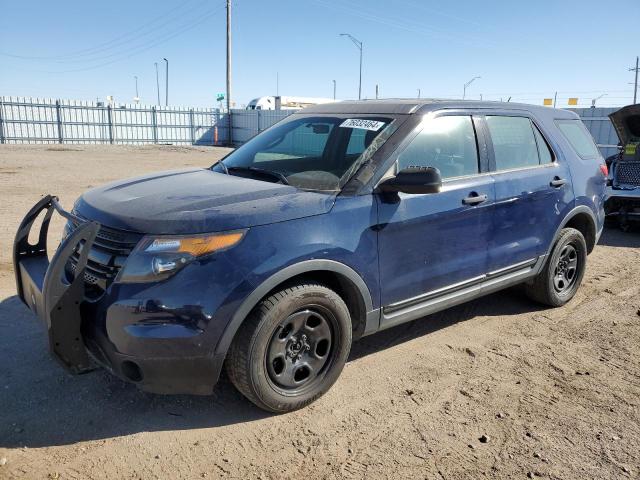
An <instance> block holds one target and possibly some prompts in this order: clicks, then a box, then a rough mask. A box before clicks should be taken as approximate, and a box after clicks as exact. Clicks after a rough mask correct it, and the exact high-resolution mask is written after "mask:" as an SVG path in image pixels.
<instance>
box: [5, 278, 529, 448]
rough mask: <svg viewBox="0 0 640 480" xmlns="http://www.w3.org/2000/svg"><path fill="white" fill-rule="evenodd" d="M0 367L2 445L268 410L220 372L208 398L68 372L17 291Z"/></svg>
mask: <svg viewBox="0 0 640 480" xmlns="http://www.w3.org/2000/svg"><path fill="white" fill-rule="evenodd" d="M496 297H499V298H496ZM537 308H538V307H537V306H536V305H535V304H534V303H532V302H530V301H528V300H526V299H525V298H524V297H523V296H522V295H521V294H519V293H518V292H517V290H516V291H513V290H512V291H508V292H506V293H497V294H494V295H491V296H489V297H486V298H484V299H479V300H476V301H474V302H470V303H467V304H464V305H461V306H458V307H454V308H452V309H449V310H447V311H446V312H441V313H438V314H434V315H430V316H429V317H425V318H422V319H419V320H416V321H414V322H411V323H408V324H404V325H400V326H397V327H394V328H392V329H389V330H386V331H383V332H379V333H377V334H375V335H372V336H369V337H366V338H364V339H362V340H360V341H359V342H356V343H355V344H354V346H353V349H352V354H351V356H350V359H349V361H353V360H357V359H359V358H362V357H364V356H366V355H370V354H373V353H376V352H378V351H381V350H384V349H387V348H390V347H393V346H394V345H397V344H399V343H402V342H404V341H407V340H409V339H413V338H418V337H421V336H424V335H428V334H430V333H432V332H434V331H437V330H439V329H442V328H446V327H448V326H450V325H453V324H455V323H457V322H461V321H465V320H469V319H471V318H473V317H475V316H476V315H509V314H517V313H522V312H526V311H532V310H535V309H537ZM0 366H1V367H0V368H2V372H0V374H1V376H0V379H1V383H0V412H2V415H0V447H6V448H16V447H24V446H26V447H30V448H31V447H43V446H54V445H66V444H73V443H77V442H81V441H87V440H97V439H105V438H111V437H118V436H124V435H129V434H133V433H138V432H145V431H169V430H187V429H195V428H211V427H219V426H224V425H229V424H237V423H245V422H251V421H254V420H259V419H262V418H265V417H268V416H270V414H268V413H266V412H264V411H262V410H260V409H258V408H257V407H255V406H253V405H252V404H251V403H250V402H248V401H247V400H246V399H244V397H242V396H241V395H240V394H239V393H238V392H237V391H236V390H235V389H234V388H233V386H232V385H231V384H230V382H229V381H228V380H227V379H226V378H225V377H224V375H223V377H222V379H221V381H220V383H219V384H218V385H217V386H216V388H215V392H214V394H213V395H212V396H209V397H199V396H186V395H178V396H165V395H154V394H149V393H144V392H141V391H139V390H138V389H137V388H136V387H135V386H134V385H131V384H128V383H126V382H123V381H121V380H119V379H117V378H116V377H114V376H112V375H111V374H109V373H107V372H105V371H103V370H100V369H99V370H95V371H93V372H90V373H87V374H84V375H80V376H72V375H69V374H67V373H66V372H65V371H64V370H63V369H62V367H61V366H59V365H58V364H57V363H56V362H55V361H54V360H53V358H52V357H51V356H50V355H49V352H48V350H47V340H46V333H45V329H44V327H43V326H42V325H41V324H40V323H39V321H38V320H37V318H36V317H35V316H34V315H33V314H32V313H31V312H30V311H29V310H28V309H27V308H26V307H25V306H24V305H23V304H22V303H21V302H20V300H19V299H18V298H17V297H16V296H13V297H9V298H7V299H5V300H3V301H2V302H1V303H0Z"/></svg>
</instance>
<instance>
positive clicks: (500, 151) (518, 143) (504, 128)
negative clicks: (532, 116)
mask: <svg viewBox="0 0 640 480" xmlns="http://www.w3.org/2000/svg"><path fill="white" fill-rule="evenodd" d="M487 126H488V127H489V133H490V134H491V141H492V143H493V152H494V157H495V162H496V170H511V169H514V168H525V167H533V166H536V165H540V157H539V156H538V146H537V143H536V137H535V135H534V133H533V131H534V130H533V126H532V125H531V120H529V119H528V118H525V117H507V116H488V117H487ZM545 145H546V144H545ZM547 154H549V152H548V151H547Z"/></svg>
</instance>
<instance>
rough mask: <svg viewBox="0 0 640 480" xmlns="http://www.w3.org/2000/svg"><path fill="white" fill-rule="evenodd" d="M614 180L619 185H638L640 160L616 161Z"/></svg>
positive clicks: (639, 180) (639, 182) (639, 181)
mask: <svg viewBox="0 0 640 480" xmlns="http://www.w3.org/2000/svg"><path fill="white" fill-rule="evenodd" d="M615 181H616V183H617V184H620V185H640V162H628V161H622V162H617V163H616V172H615Z"/></svg>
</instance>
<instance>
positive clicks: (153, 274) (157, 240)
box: [116, 230, 246, 283]
mask: <svg viewBox="0 0 640 480" xmlns="http://www.w3.org/2000/svg"><path fill="white" fill-rule="evenodd" d="M245 233H246V230H236V231H233V232H224V233H215V234H204V235H189V236H164V235H163V236H146V237H144V238H143V239H142V240H141V241H140V243H138V245H137V246H136V248H135V249H134V250H133V252H132V253H131V255H129V258H127V261H126V262H125V264H124V267H123V268H122V270H121V271H120V273H119V274H118V278H117V279H116V281H117V282H121V283H135V282H157V281H160V280H164V279H165V278H168V277H170V276H171V275H173V274H174V273H176V272H177V271H179V270H180V269H181V268H183V267H184V266H186V265H188V264H189V263H191V262H192V261H194V260H196V259H197V258H200V257H203V256H205V255H210V254H212V253H215V252H220V251H223V250H226V249H228V248H231V247H233V246H234V245H236V244H238V243H239V242H240V240H242V238H243V237H244V235H245Z"/></svg>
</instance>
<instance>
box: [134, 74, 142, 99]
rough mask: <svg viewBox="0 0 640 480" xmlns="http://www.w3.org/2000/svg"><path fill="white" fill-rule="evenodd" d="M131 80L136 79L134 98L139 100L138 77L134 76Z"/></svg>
mask: <svg viewBox="0 0 640 480" xmlns="http://www.w3.org/2000/svg"><path fill="white" fill-rule="evenodd" d="M133 78H135V79H136V98H139V97H140V95H138V76H137V75H134V76H133Z"/></svg>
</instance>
